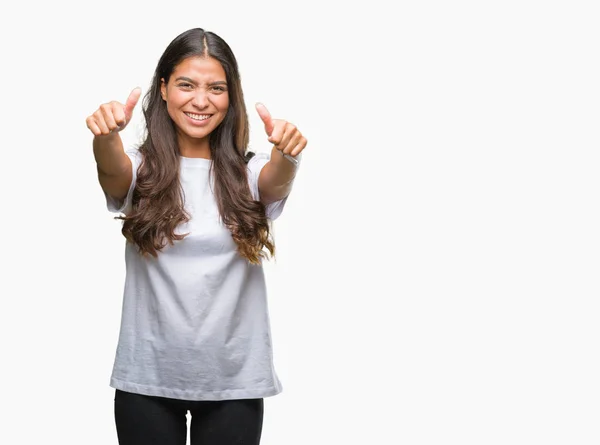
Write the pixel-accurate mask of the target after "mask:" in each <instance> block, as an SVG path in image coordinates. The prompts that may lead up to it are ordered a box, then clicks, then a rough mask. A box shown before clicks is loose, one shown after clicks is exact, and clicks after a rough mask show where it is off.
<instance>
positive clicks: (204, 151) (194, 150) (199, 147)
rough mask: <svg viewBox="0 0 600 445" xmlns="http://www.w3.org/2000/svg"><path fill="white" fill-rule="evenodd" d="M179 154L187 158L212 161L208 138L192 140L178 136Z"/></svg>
mask: <svg viewBox="0 0 600 445" xmlns="http://www.w3.org/2000/svg"><path fill="white" fill-rule="evenodd" d="M177 143H178V145H179V154H180V155H181V156H184V157H186V158H205V159H210V145H209V143H208V137H205V138H202V139H191V138H189V137H187V136H185V135H182V134H178V135H177Z"/></svg>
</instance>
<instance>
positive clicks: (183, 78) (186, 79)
mask: <svg viewBox="0 0 600 445" xmlns="http://www.w3.org/2000/svg"><path fill="white" fill-rule="evenodd" d="M178 80H184V81H186V82H189V83H193V84H194V85H198V82H196V81H195V80H192V79H190V78H189V77H185V76H179V77H178V78H177V79H175V82H177V81H178ZM209 85H210V86H213V85H227V82H225V81H224V80H217V81H216V82H211V83H209Z"/></svg>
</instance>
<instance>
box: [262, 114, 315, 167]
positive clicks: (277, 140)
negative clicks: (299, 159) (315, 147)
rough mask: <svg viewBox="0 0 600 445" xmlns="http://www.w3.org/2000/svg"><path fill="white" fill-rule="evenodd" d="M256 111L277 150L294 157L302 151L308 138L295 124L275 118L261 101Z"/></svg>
mask: <svg viewBox="0 0 600 445" xmlns="http://www.w3.org/2000/svg"><path fill="white" fill-rule="evenodd" d="M256 111H257V112H258V115H259V116H260V118H261V119H262V121H263V123H264V124H265V132H266V133H267V136H268V137H269V142H270V143H272V144H274V145H275V148H276V149H277V150H279V151H281V152H282V153H283V154H286V155H290V156H294V157H296V156H298V155H299V154H300V153H302V150H304V147H306V143H307V140H306V138H305V137H304V136H302V133H300V131H299V130H298V129H297V128H296V126H295V125H294V124H292V123H290V122H287V121H284V120H281V119H273V118H272V117H271V113H269V110H267V107H265V106H264V105H263V104H261V103H257V104H256Z"/></svg>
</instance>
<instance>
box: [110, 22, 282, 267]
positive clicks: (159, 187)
mask: <svg viewBox="0 0 600 445" xmlns="http://www.w3.org/2000/svg"><path fill="white" fill-rule="evenodd" d="M193 56H200V57H212V58H214V59H215V60H217V61H218V62H219V63H220V64H221V65H222V66H223V70H224V71H225V74H226V80H227V85H228V90H229V108H228V110H227V114H226V116H225V118H224V119H223V122H221V124H220V125H219V126H218V127H217V128H216V129H215V130H214V131H213V132H212V133H211V134H210V135H209V145H210V156H211V159H212V163H211V169H210V174H211V177H214V193H215V197H216V200H217V205H218V209H219V213H220V215H221V220H222V222H223V224H225V226H226V227H227V228H228V229H229V230H230V231H231V235H232V237H233V240H234V241H235V243H236V244H237V247H238V252H239V253H240V255H241V256H243V257H244V258H246V259H247V260H248V261H249V262H250V263H253V264H258V263H260V260H261V258H264V257H266V256H267V254H266V252H265V251H264V248H266V249H267V250H268V251H269V253H270V254H271V255H274V253H275V245H274V242H273V240H272V237H271V233H270V227H269V221H268V219H267V216H266V212H265V206H264V205H263V204H262V203H261V202H259V201H255V200H254V199H253V198H252V194H251V192H250V187H249V185H248V174H247V170H246V168H247V162H248V160H249V158H250V157H251V156H252V155H253V153H251V152H248V153H246V149H247V147H248V140H249V125H248V114H247V112H246V106H245V103H244V96H243V92H242V85H241V81H240V75H239V71H238V65H237V61H236V59H235V56H234V55H233V52H232V51H231V48H230V47H229V45H228V44H227V43H226V42H225V41H224V40H223V39H222V38H221V37H219V36H218V35H216V34H214V33H212V32H208V31H204V30H203V29H201V28H194V29H190V30H188V31H186V32H184V33H182V34H180V35H179V36H177V37H176V38H175V39H174V40H173V41H172V42H171V43H170V44H169V45H168V47H167V48H166V50H165V51H164V53H163V55H162V56H161V58H160V60H159V62H158V65H157V67H156V71H155V72H154V77H153V79H152V85H151V88H150V89H149V91H148V92H147V93H146V95H145V96H144V100H143V106H142V109H143V113H144V117H145V120H146V135H145V139H144V141H143V142H142V143H141V145H140V146H139V151H140V154H141V155H142V163H141V165H140V166H139V168H138V172H137V181H136V185H135V189H134V191H133V195H132V211H131V212H130V214H128V215H126V216H118V217H117V218H118V219H122V220H123V221H124V222H123V228H122V233H123V235H124V236H125V238H127V240H129V241H131V242H132V243H134V244H135V245H137V247H138V249H139V251H140V252H141V253H142V254H143V255H152V256H154V257H156V256H157V255H158V251H160V250H161V249H162V248H163V247H165V246H166V245H167V243H169V244H171V245H172V244H173V243H174V241H178V240H182V239H183V238H184V237H185V236H186V235H187V234H177V233H175V229H176V227H177V226H178V225H180V224H182V223H186V222H188V221H189V220H190V215H189V214H188V213H187V212H186V211H185V209H184V197H183V190H182V188H181V183H180V180H179V165H180V158H179V154H180V153H179V147H178V144H177V134H176V131H175V126H174V123H173V121H172V119H171V117H170V116H169V113H168V111H167V106H166V103H165V102H164V101H163V100H162V97H161V94H160V86H161V79H164V80H165V82H166V83H168V81H169V78H170V76H171V74H172V73H173V71H174V70H175V67H176V66H177V65H178V64H179V63H181V62H182V61H183V60H184V59H186V58H188V57H193Z"/></svg>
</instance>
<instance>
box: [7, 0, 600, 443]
mask: <svg viewBox="0 0 600 445" xmlns="http://www.w3.org/2000/svg"><path fill="white" fill-rule="evenodd" d="M2 8H3V10H2V13H1V14H0V33H1V35H0V37H1V39H0V42H1V43H0V47H1V48H0V49H1V56H0V57H1V58H0V60H1V61H2V69H1V70H0V76H1V77H0V81H1V86H2V93H1V94H0V100H1V102H2V107H0V126H1V127H0V129H1V134H2V139H1V142H0V144H1V145H0V150H1V152H2V157H1V159H0V168H1V171H2V174H1V175H0V181H1V184H0V185H1V194H2V195H1V205H2V217H1V218H0V224H1V226H0V228H1V234H2V242H1V250H0V252H1V258H2V266H1V270H2V272H1V279H0V296H1V298H0V354H1V355H0V408H1V413H2V415H1V420H0V443H2V444H11V445H13V444H14V445H17V444H41V443H56V444H61V445H70V444H77V445H81V444H87V445H95V444H102V445H111V444H114V445H116V444H117V439H116V433H115V428H114V420H113V395H114V390H113V389H112V388H110V387H109V386H108V383H109V377H110V372H111V370H112V364H113V359H114V353H115V348H116V341H117V335H118V329H119V322H120V315H121V312H120V311H121V298H122V289H123V280H124V239H123V237H122V236H121V233H120V222H119V221H117V220H114V219H113V216H114V215H113V214H111V213H109V212H108V211H107V210H106V207H105V201H104V197H103V195H102V193H101V189H100V187H99V185H98V183H97V179H96V171H95V163H94V159H93V154H92V150H91V147H92V145H91V143H92V135H91V133H90V132H89V130H88V129H87V128H86V125H85V118H86V117H87V116H88V115H89V114H91V113H92V112H93V111H95V110H96V109H97V108H98V106H99V105H100V104H102V103H104V102H108V101H111V100H119V101H125V99H126V98H127V95H128V94H129V92H130V91H131V90H132V89H133V88H134V87H136V86H140V87H141V88H142V89H143V92H144V93H145V92H146V91H147V88H148V86H149V85H150V80H151V76H152V74H153V71H154V69H155V66H156V63H157V61H158V58H159V57H160V55H161V53H162V52H163V50H164V49H165V48H166V46H167V45H168V43H169V42H170V41H171V40H172V39H173V38H175V37H176V36H177V35H178V34H179V33H181V32H183V31H185V30H187V29H189V28H192V27H202V28H204V29H206V30H210V31H213V32H216V33H217V34H219V35H220V36H221V37H223V38H224V39H225V40H226V41H227V42H228V43H229V44H230V46H231V47H232V49H233V51H234V53H235V54H236V56H237V58H238V62H239V66H240V71H241V75H242V85H243V88H244V92H245V100H246V103H247V107H248V111H249V114H250V125H251V132H252V135H251V147H252V148H253V149H254V150H256V151H265V152H268V151H269V150H270V146H269V144H268V142H267V140H266V135H265V134H264V130H263V127H262V123H261V121H260V119H259V117H258V115H257V114H256V112H255V111H254V104H255V102H258V101H260V102H263V103H264V104H265V105H266V106H267V107H268V108H269V110H270V111H271V113H272V115H273V117H275V118H281V119H286V120H288V121H290V122H293V123H294V124H296V125H297V126H298V128H299V129H300V130H301V131H302V132H303V134H305V135H306V137H307V139H308V141H309V143H308V146H307V148H306V150H305V152H304V157H303V161H302V166H301V170H300V172H299V174H298V177H297V180H296V183H295V188H294V190H293V192H292V196H291V197H290V199H289V201H288V204H287V207H286V209H285V211H284V213H283V215H282V216H281V217H280V218H279V219H278V220H277V221H275V222H274V233H275V239H276V243H277V248H278V257H277V260H276V261H272V262H270V263H268V264H267V265H266V266H265V267H266V273H267V280H268V287H269V304H270V312H271V320H272V329H273V339H274V348H275V366H276V369H277V372H278V374H279V376H280V378H281V381H282V383H283V386H284V392H283V393H282V394H281V395H278V396H276V397H273V398H269V399H267V400H266V411H265V421H264V429H263V441H262V443H263V444H264V445H282V444H285V445H300V444H301V445H308V444H310V445H331V444H386V445H387V444H402V445H445V444H460V445H483V444H485V445H506V444H511V445H532V444H543V445H551V444H552V445H554V444H568V445H572V444H577V445H592V444H594V445H597V444H598V443H600V424H599V423H598V419H599V416H600V404H599V402H598V401H599V399H600V379H599V378H598V376H599V375H600V358H599V355H598V348H599V339H600V337H599V334H600V324H599V322H598V319H599V310H600V302H599V297H600V292H599V291H600V289H599V288H600V286H599V280H598V268H599V266H600V256H599V251H600V250H599V248H600V236H599V228H600V211H599V207H598V190H599V186H600V180H599V174H598V172H599V161H600V152H599V148H600V147H599V131H598V130H599V127H598V122H599V119H600V111H599V109H600V108H599V104H600V101H599V99H600V82H598V79H600V63H599V58H598V54H599V49H600V48H599V47H600V27H598V22H599V19H600V14H599V11H598V9H597V3H596V2H593V1H577V0H570V1H532V0H519V1H512V0H509V1H485V2H484V1H474V0H473V1H466V0H458V1H454V2H446V1H440V0H437V1H433V0H425V1H418V2H417V1H413V2H406V1H401V2H385V1H383V0H374V1H369V2H342V1H339V2H335V1H330V2H327V1H319V2H316V1H315V2H311V1H308V2H300V1H297V2H275V1H271V2H265V1H252V2H241V1H240V2H229V1H220V2H206V1H196V2H166V3H165V2H154V3H153V2H142V1H141V0H136V1H114V0H109V1H103V2H78V3H76V2H67V1H60V0H58V1H55V2H42V1H33V2H24V3H17V2H11V4H10V5H7V6H3V7H2ZM142 125H143V121H142V115H141V112H140V104H138V107H137V108H136V109H135V114H134V118H133V121H132V123H131V124H130V126H129V127H128V128H127V129H126V130H125V131H124V132H123V133H122V136H123V138H124V141H125V143H126V144H127V145H131V144H135V143H137V142H138V139H139V136H140V135H141V133H142Z"/></svg>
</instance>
